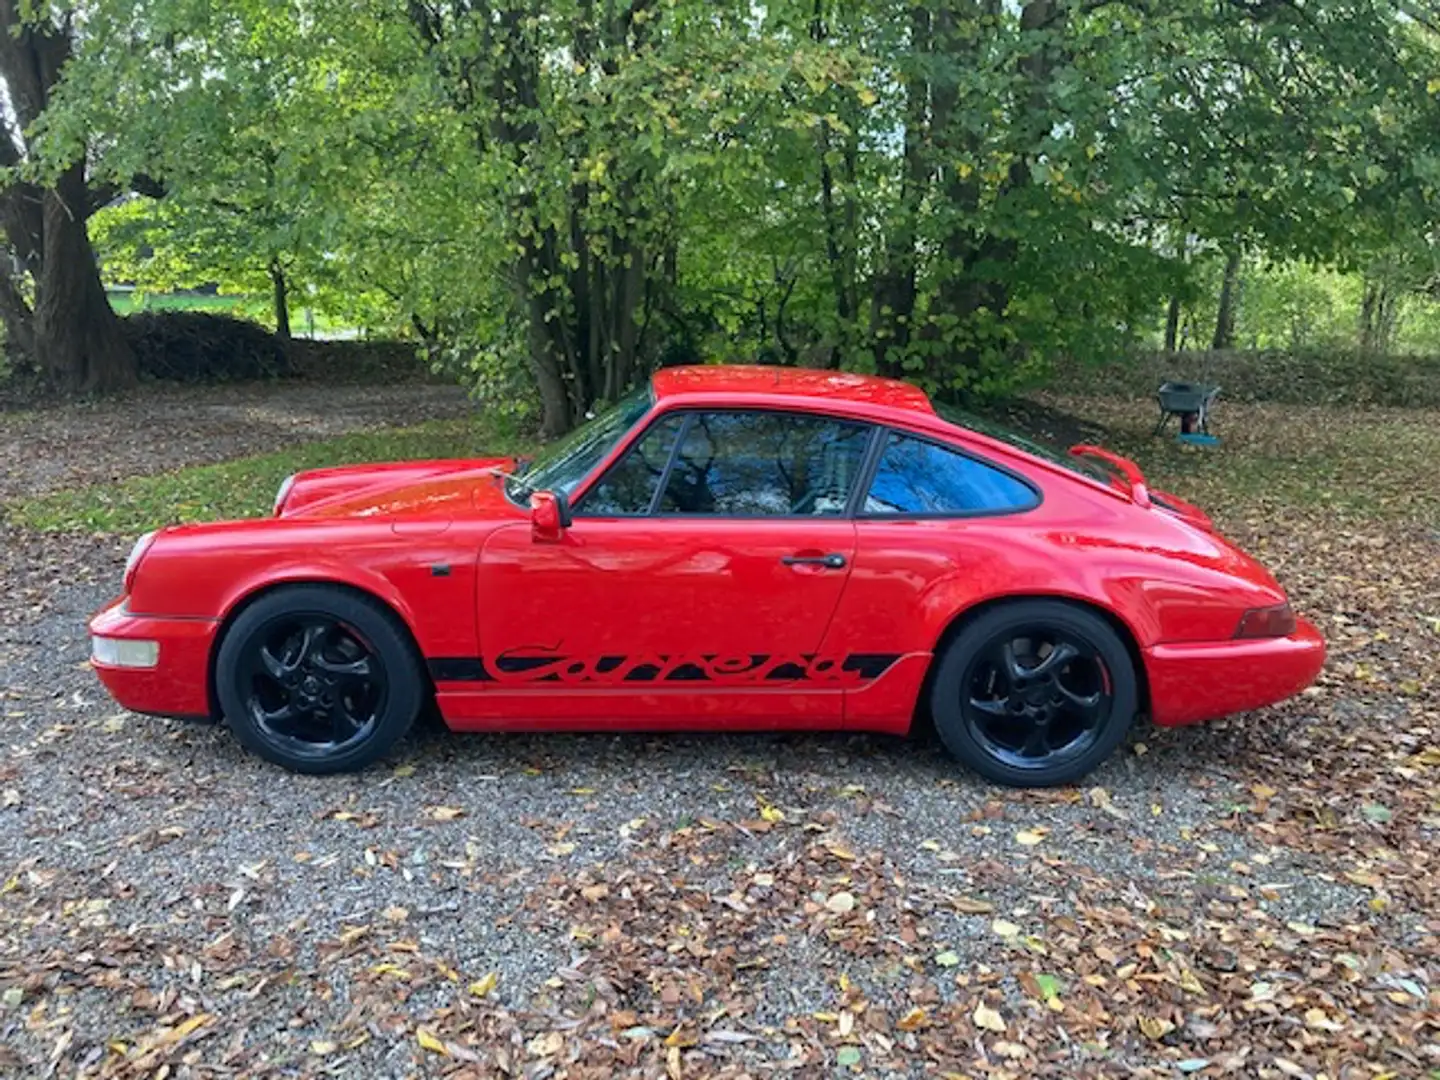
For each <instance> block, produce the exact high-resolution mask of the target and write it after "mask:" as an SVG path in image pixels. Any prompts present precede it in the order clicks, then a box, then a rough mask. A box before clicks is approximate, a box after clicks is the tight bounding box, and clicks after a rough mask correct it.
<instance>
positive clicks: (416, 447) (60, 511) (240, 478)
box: [5, 420, 524, 534]
mask: <svg viewBox="0 0 1440 1080" xmlns="http://www.w3.org/2000/svg"><path fill="white" fill-rule="evenodd" d="M523 448H524V443H523V440H521V439H520V438H519V437H517V436H516V435H515V434H514V433H513V432H511V431H508V430H506V429H505V428H503V427H502V426H501V425H498V424H496V423H494V422H489V423H486V422H484V421H478V422H477V421H474V420H435V421H430V422H429V423H425V424H420V425H417V426H415V427H408V428H389V429H385V430H382V431H371V432H355V433H351V434H348V435H340V436H337V437H335V438H333V439H327V440H325V441H323V442H314V443H308V444H304V445H301V446H296V447H290V448H286V449H284V450H278V451H276V452H274V453H270V454H259V455H256V456H254V457H246V458H238V459H236V460H234V461H224V462H219V463H216V464H211V465H195V466H191V467H188V468H183V469H176V470H174V471H172V472H166V473H159V474H156V475H152V476H132V477H127V478H126V479H124V480H120V481H118V482H116V483H110V484H97V485H94V486H92V487H86V488H79V489H76V490H71V491H59V492H54V493H51V494H47V495H41V496H38V497H35V498H30V499H21V500H17V501H15V502H12V503H10V504H9V505H8V506H6V507H5V511H6V516H7V517H8V518H9V519H10V521H11V522H13V523H15V524H18V525H23V526H26V527H29V528H32V529H40V530H50V531H53V530H70V529H83V530H86V531H90V532H101V533H122V534H124V533H139V532H144V531H146V530H147V529H153V528H156V527H158V526H161V525H165V524H170V523H173V522H188V521H219V520H226V519H232V518H244V517H259V516H263V515H266V514H268V513H269V512H270V508H271V504H272V502H273V500H274V498H275V492H276V490H277V489H278V488H279V486H280V483H281V481H283V480H284V479H285V477H287V476H289V475H290V474H291V473H292V472H297V471H299V470H300V469H314V468H321V467H324V466H327V465H346V464H354V463H360V462H372V461H403V460H419V459H424V458H453V457H475V456H479V455H482V454H504V453H513V452H516V451H518V450H521V449H523Z"/></svg>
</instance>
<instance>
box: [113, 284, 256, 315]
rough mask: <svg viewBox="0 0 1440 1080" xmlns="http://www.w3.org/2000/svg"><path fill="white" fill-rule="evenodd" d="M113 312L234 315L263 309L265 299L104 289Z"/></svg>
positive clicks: (118, 313) (248, 313)
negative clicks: (196, 312)
mask: <svg viewBox="0 0 1440 1080" xmlns="http://www.w3.org/2000/svg"><path fill="white" fill-rule="evenodd" d="M105 295H106V296H108V297H109V298H110V306H111V307H112V308H113V309H114V310H115V314H117V315H132V314H134V313H135V312H137V311H218V312H224V313H226V314H234V315H253V314H254V313H256V312H257V311H259V312H264V310H265V308H266V305H265V301H264V300H263V299H261V298H259V297H255V296H207V295H199V294H196V293H140V292H124V291H121V290H118V289H110V290H107V291H106V294H105Z"/></svg>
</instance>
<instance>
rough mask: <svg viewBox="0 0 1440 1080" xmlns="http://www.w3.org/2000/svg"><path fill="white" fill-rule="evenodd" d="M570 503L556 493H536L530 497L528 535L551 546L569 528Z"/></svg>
mask: <svg viewBox="0 0 1440 1080" xmlns="http://www.w3.org/2000/svg"><path fill="white" fill-rule="evenodd" d="M570 521H571V519H570V501H569V500H568V499H566V498H565V496H564V495H562V494H560V493H559V492H557V491H537V492H535V493H534V494H533V495H531V496H530V535H531V537H533V538H534V539H535V540H537V541H540V542H543V543H547V544H553V543H554V542H555V541H557V540H559V539H560V537H561V536H563V535H564V533H565V530H566V529H568V528H569V527H570Z"/></svg>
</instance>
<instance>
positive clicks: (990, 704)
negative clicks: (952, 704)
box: [970, 697, 1010, 720]
mask: <svg viewBox="0 0 1440 1080" xmlns="http://www.w3.org/2000/svg"><path fill="white" fill-rule="evenodd" d="M970 707H971V708H972V709H974V710H975V711H976V712H978V713H984V714H985V715H986V716H993V717H995V718H996V719H997V720H998V719H1001V718H1003V717H1006V716H1009V715H1010V709H1009V706H1008V703H1007V702H1006V701H1005V699H1004V698H975V697H972V698H971V699H970Z"/></svg>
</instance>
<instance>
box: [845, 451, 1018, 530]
mask: <svg viewBox="0 0 1440 1080" xmlns="http://www.w3.org/2000/svg"><path fill="white" fill-rule="evenodd" d="M1036 501H1037V500H1036V497H1035V492H1034V491H1032V490H1031V489H1030V488H1029V487H1028V486H1026V485H1025V484H1022V483H1021V482H1020V481H1019V480H1017V479H1015V477H1013V476H1011V475H1009V474H1008V473H1004V472H1001V471H1000V470H999V469H996V468H993V467H992V466H989V465H986V464H985V463H984V462H981V461H976V460H975V459H974V458H972V457H967V456H966V455H965V454H961V453H959V452H957V451H955V450H949V449H946V448H945V447H943V446H937V445H936V444H935V443H932V442H926V441H925V440H924V439H912V438H908V437H906V436H904V435H897V434H895V433H893V432H892V433H891V434H890V436H889V437H888V440H887V442H886V444H885V451H884V453H883V454H882V455H881V457H880V464H879V466H878V468H877V469H876V470H875V479H874V480H873V481H872V482H871V484H870V492H869V494H867V495H866V496H865V507H864V510H863V511H862V512H863V513H866V514H994V513H1002V512H1005V511H1019V510H1028V509H1030V507H1032V506H1034V505H1035V503H1036Z"/></svg>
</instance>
